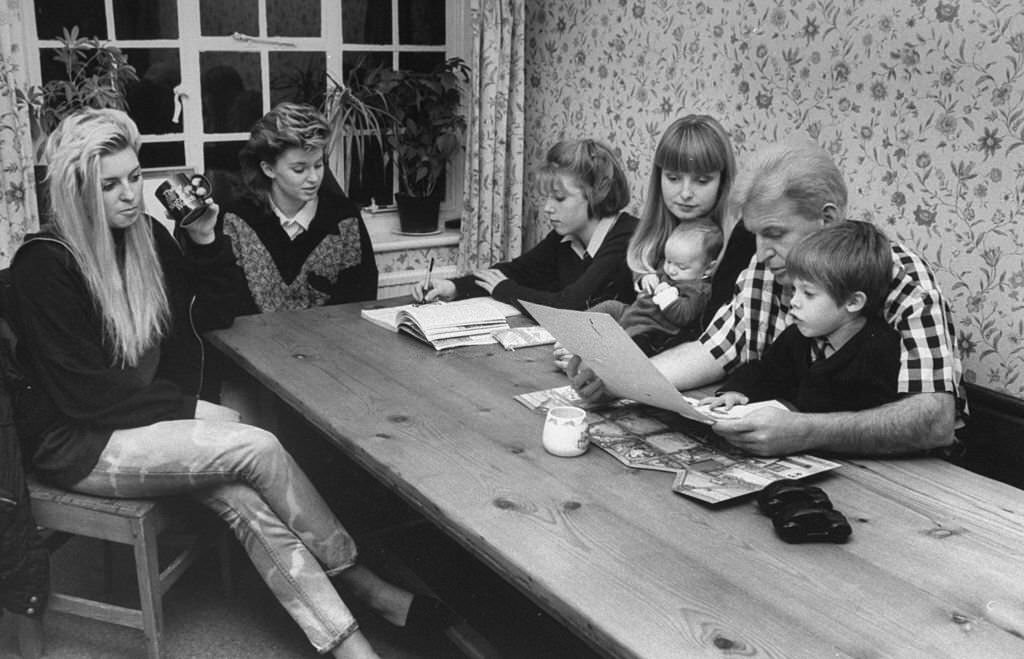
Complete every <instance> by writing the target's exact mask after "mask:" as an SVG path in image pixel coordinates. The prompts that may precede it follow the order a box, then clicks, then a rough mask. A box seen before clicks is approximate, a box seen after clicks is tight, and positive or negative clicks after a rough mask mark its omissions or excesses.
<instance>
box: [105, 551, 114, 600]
mask: <svg viewBox="0 0 1024 659" xmlns="http://www.w3.org/2000/svg"><path fill="white" fill-rule="evenodd" d="M113 592H114V543H113V542H111V541H110V540H104V541H103V594H104V595H106V596H107V597H110V594H111V593H113Z"/></svg>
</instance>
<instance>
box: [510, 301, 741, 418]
mask: <svg viewBox="0 0 1024 659" xmlns="http://www.w3.org/2000/svg"><path fill="white" fill-rule="evenodd" d="M522 304H523V307H525V308H526V310H527V311H528V312H529V313H530V315H531V316H533V317H534V319H535V320H536V321H537V322H538V323H540V324H541V325H542V326H544V328H545V329H546V330H547V331H549V332H551V334H552V335H554V337H555V338H556V339H558V342H559V343H561V344H562V346H564V347H565V348H566V349H567V350H569V351H570V352H572V353H573V354H575V355H579V356H580V357H582V358H583V361H584V362H586V364H587V366H589V367H590V368H591V369H593V371H594V372H595V373H597V375H598V376H599V377H600V378H601V379H602V380H603V381H604V383H605V386H606V387H607V388H608V390H609V391H610V392H611V393H613V394H615V395H616V396H621V397H623V398H629V399H630V400H635V401H637V402H638V403H644V404H645V405H652V406H654V407H660V408H662V409H666V410H672V411H673V412H678V413H679V414H681V415H683V416H685V417H686V418H688V419H693V420H694V421H700V422H702V423H714V422H715V421H717V420H719V419H721V418H722V417H721V416H711V415H709V414H706V413H704V412H702V411H700V410H698V409H697V408H696V407H695V406H694V405H693V404H691V402H690V401H691V400H692V399H687V398H686V397H685V396H683V395H682V394H681V393H679V391H678V390H677V389H676V388H675V387H674V386H672V383H671V382H669V381H668V380H666V379H665V376H664V375H662V374H661V371H659V370H658V369H657V368H655V367H654V364H652V363H651V360H650V359H648V358H647V355H645V354H644V352H643V350H641V349H640V348H639V346H637V345H636V343H634V342H633V339H631V338H630V337H629V335H628V334H626V330H624V329H622V327H621V326H620V325H619V323H618V322H617V321H616V320H615V319H614V318H612V317H611V316H609V315H608V314H604V313H593V312H589V311H570V310H567V309H554V308H552V307H545V306H543V305H540V304H533V303H530V302H523V303H522Z"/></svg>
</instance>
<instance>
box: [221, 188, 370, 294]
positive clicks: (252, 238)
mask: <svg viewBox="0 0 1024 659" xmlns="http://www.w3.org/2000/svg"><path fill="white" fill-rule="evenodd" d="M218 230H219V231H221V232H223V233H224V234H225V235H227V236H228V237H230V238H231V244H232V247H233V248H234V250H235V253H236V255H237V257H238V263H239V265H240V266H241V267H242V270H243V271H244V272H245V278H246V281H247V282H248V289H249V295H248V299H247V302H246V307H245V311H244V312H243V313H260V312H268V311H280V310H283V309H308V308H311V307H318V306H321V305H326V304H342V303H344V302H358V301H362V300H374V299H376V298H377V277H378V275H377V263H376V261H375V260H374V256H373V245H372V244H371V242H370V234H369V233H368V232H367V230H366V225H365V224H364V223H363V220H362V218H361V217H360V215H359V208H358V207H357V206H356V205H355V204H354V203H352V201H350V200H349V199H348V197H346V196H345V194H344V193H343V192H342V191H341V189H340V188H338V187H337V185H336V184H332V182H331V181H325V182H324V184H323V185H322V186H321V187H320V190H319V192H318V205H317V211H316V215H315V216H314V217H313V220H312V221H311V222H310V224H309V228H308V229H307V230H306V231H304V232H302V233H301V234H299V235H298V236H297V237H296V238H295V240H291V239H290V238H289V237H288V234H287V233H286V232H285V230H284V228H282V227H281V221H280V220H279V219H278V217H277V215H275V214H274V212H273V210H271V208H270V206H269V205H268V204H267V203H266V201H265V200H262V199H257V198H254V197H252V196H248V197H244V198H242V199H240V200H238V201H237V202H236V203H234V204H233V205H232V206H231V207H230V208H228V209H226V210H224V211H223V212H222V213H221V217H220V219H219V221H218Z"/></svg>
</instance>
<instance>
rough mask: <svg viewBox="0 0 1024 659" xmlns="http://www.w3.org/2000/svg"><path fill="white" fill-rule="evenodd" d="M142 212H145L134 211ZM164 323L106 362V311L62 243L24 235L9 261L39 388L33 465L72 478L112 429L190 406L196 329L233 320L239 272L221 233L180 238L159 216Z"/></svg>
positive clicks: (24, 358) (24, 355) (30, 371)
mask: <svg viewBox="0 0 1024 659" xmlns="http://www.w3.org/2000/svg"><path fill="white" fill-rule="evenodd" d="M140 221H146V220H140ZM148 221H150V222H152V224H153V233H154V238H155V242H156V248H157V254H158V256H159V259H160V263H161V265H162V267H163V271H164V282H165V285H166V287H167V288H166V290H167V296H168V301H169V303H170V307H171V328H170V330H169V331H168V334H167V336H166V337H164V339H163V341H162V342H161V343H160V344H159V345H157V346H154V347H153V348H151V349H150V350H149V351H148V352H147V353H146V354H145V355H143V356H142V358H141V359H140V360H139V363H138V365H136V366H129V367H121V366H118V365H113V360H112V358H111V352H110V349H109V341H108V340H107V339H106V336H105V332H104V331H103V319H102V316H101V315H100V313H99V311H98V310H97V309H96V306H95V304H94V303H93V299H92V294H91V293H90V292H89V289H88V286H87V284H86V282H85V279H84V277H83V276H82V274H81V271H80V270H79V268H78V264H77V262H76V261H75V259H74V258H73V256H72V255H71V252H70V251H69V248H68V247H67V246H66V245H65V244H64V243H63V242H61V241H60V239H59V238H57V237H56V236H55V235H54V234H52V233H49V232H46V231H44V232H42V233H39V234H35V235H33V236H29V237H28V238H27V239H26V242H25V244H24V245H22V247H21V248H20V249H19V250H18V252H17V254H15V257H14V261H13V263H12V265H11V281H12V285H13V291H12V293H13V295H12V297H13V306H14V321H15V322H14V325H15V330H16V332H17V334H18V337H19V339H20V343H19V355H20V358H21V363H22V365H23V367H24V368H25V370H26V371H27V375H28V377H29V378H30V380H31V381H32V383H33V385H34V388H35V390H36V391H37V392H38V400H37V401H36V404H34V405H33V406H32V409H31V410H25V411H24V413H26V414H28V415H29V417H28V418H27V419H26V420H25V421H26V426H28V427H33V428H41V432H40V434H39V436H38V437H23V438H22V439H23V440H28V441H29V446H30V448H31V449H32V450H33V454H32V462H33V465H34V467H35V470H36V472H37V473H38V474H39V476H40V477H41V478H43V479H45V480H49V481H51V482H54V483H56V484H58V485H61V486H63V487H69V486H71V485H73V484H74V483H76V482H78V481H79V480H81V479H82V478H84V477H85V476H86V475H87V474H88V473H89V472H90V471H91V470H92V468H93V467H94V466H95V465H96V461H97V460H98V459H99V455H100V453H102V451H103V449H104V448H105V447H106V445H107V442H108V441H109V439H110V435H111V433H112V432H113V431H114V430H119V429H123V428H135V427H139V426H146V425H149V424H152V423H156V422H158V421H166V420H170V419H189V418H192V417H193V416H194V415H195V406H196V398H197V394H198V392H199V390H200V388H201V387H202V378H203V366H204V358H205V355H204V352H203V345H202V341H201V339H200V337H199V333H200V332H203V331H205V330H209V329H216V328H221V327H227V326H229V325H230V324H231V322H232V320H233V319H234V316H235V315H236V312H237V310H238V307H239V301H240V300H243V299H244V291H245V281H244V278H243V276H242V273H241V270H239V268H238V266H237V265H236V264H235V261H234V256H233V254H232V252H231V248H230V247H229V245H228V244H227V241H226V240H224V239H223V238H219V239H218V240H216V241H215V242H214V243H213V244H211V245H202V246H201V245H196V244H193V243H192V242H191V241H189V240H188V239H187V238H184V239H183V240H182V243H183V244H182V246H179V244H178V243H177V242H176V241H175V240H174V238H172V237H171V235H170V234H169V233H168V232H167V230H166V228H164V226H163V225H162V224H160V223H159V222H157V221H156V220H154V219H152V218H148Z"/></svg>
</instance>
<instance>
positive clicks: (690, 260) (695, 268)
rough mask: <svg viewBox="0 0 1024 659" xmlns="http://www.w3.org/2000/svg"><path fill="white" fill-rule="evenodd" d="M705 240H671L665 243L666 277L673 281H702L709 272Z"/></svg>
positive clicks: (698, 238) (697, 238)
mask: <svg viewBox="0 0 1024 659" xmlns="http://www.w3.org/2000/svg"><path fill="white" fill-rule="evenodd" d="M702 243H703V240H702V239H701V238H700V237H699V236H698V237H696V238H693V239H690V238H677V237H676V238H670V239H669V240H668V242H667V243H665V275H666V276H668V278H669V279H671V280H672V281H692V280H696V279H702V278H703V277H704V275H705V274H706V273H707V271H708V270H709V268H708V263H709V259H708V257H707V255H706V254H705V253H704V245H703V244H702Z"/></svg>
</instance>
